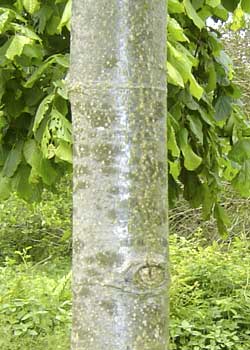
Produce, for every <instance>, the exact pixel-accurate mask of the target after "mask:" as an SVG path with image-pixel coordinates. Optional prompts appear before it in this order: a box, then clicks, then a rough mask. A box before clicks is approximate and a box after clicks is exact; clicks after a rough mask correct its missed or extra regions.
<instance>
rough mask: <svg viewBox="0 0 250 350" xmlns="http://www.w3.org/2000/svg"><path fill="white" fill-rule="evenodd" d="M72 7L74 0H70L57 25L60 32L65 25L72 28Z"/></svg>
mask: <svg viewBox="0 0 250 350" xmlns="http://www.w3.org/2000/svg"><path fill="white" fill-rule="evenodd" d="M71 8H72V0H69V1H68V2H67V4H66V6H65V8H64V11H63V15H62V18H61V21H60V23H59V25H58V27H57V28H58V30H59V32H60V33H61V31H62V28H63V27H64V26H66V27H67V29H68V30H70V19H71Z"/></svg>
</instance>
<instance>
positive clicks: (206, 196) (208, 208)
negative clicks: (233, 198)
mask: <svg viewBox="0 0 250 350" xmlns="http://www.w3.org/2000/svg"><path fill="white" fill-rule="evenodd" d="M211 187H212V185H211V184H210V186H209V187H208V185H207V184H206V183H204V184H202V197H203V200H202V217H203V219H204V220H208V219H209V218H210V215H211V213H212V210H213V205H214V203H215V201H216V195H215V194H214V191H213V190H212V189H211Z"/></svg>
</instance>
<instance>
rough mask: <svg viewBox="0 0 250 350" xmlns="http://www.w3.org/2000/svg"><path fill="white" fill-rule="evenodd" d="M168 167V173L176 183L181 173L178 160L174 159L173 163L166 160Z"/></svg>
mask: <svg viewBox="0 0 250 350" xmlns="http://www.w3.org/2000/svg"><path fill="white" fill-rule="evenodd" d="M168 165H169V173H170V174H171V175H172V176H173V178H174V179H175V180H176V181H177V180H178V177H179V175H180V173H181V165H180V161H179V159H176V160H175V161H174V162H171V161H170V160H168Z"/></svg>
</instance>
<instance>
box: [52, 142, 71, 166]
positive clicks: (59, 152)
mask: <svg viewBox="0 0 250 350" xmlns="http://www.w3.org/2000/svg"><path fill="white" fill-rule="evenodd" d="M55 155H56V157H57V158H59V159H60V160H64V161H65V162H68V163H72V145H71V144H70V143H68V142H65V141H63V140H61V141H60V144H59V146H58V147H57V148H56V150H55Z"/></svg>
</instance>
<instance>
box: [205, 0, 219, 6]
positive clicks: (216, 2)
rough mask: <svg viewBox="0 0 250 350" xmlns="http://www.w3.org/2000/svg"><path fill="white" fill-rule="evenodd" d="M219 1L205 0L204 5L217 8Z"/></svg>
mask: <svg viewBox="0 0 250 350" xmlns="http://www.w3.org/2000/svg"><path fill="white" fill-rule="evenodd" d="M220 2H221V0H206V4H207V5H208V6H211V7H217V6H219V5H220Z"/></svg>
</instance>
